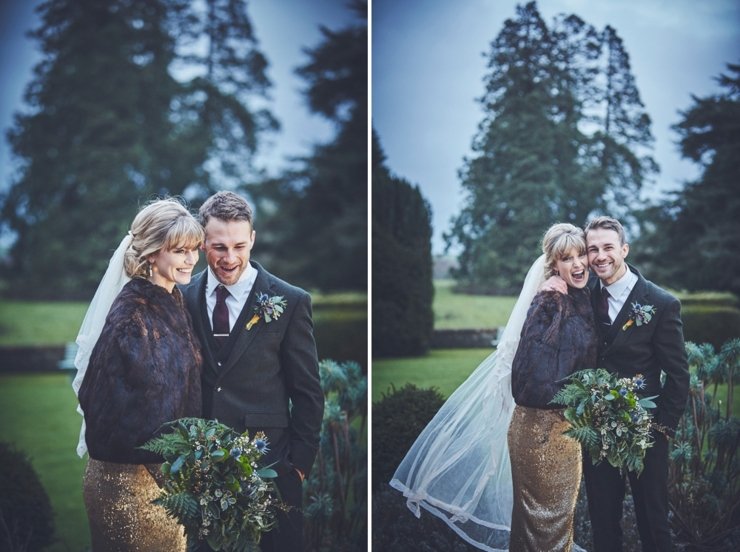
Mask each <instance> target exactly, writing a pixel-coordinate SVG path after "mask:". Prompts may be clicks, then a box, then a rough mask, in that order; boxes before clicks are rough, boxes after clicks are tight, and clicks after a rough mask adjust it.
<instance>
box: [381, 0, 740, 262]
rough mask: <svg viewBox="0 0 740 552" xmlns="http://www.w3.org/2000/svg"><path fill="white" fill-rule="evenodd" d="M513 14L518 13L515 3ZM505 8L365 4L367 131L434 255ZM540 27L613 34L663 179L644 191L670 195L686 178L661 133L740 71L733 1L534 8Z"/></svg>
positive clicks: (423, 2)
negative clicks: (574, 25)
mask: <svg viewBox="0 0 740 552" xmlns="http://www.w3.org/2000/svg"><path fill="white" fill-rule="evenodd" d="M522 3H524V2H522ZM516 4H517V2H515V1H513V0H458V1H456V2H450V1H445V0H405V1H396V0H374V2H373V18H372V35H373V39H372V41H373V58H372V62H373V69H372V94H373V96H372V103H373V113H372V119H373V125H374V127H375V129H376V130H377V132H378V134H379V136H380V140H381V144H382V146H383V149H384V151H385V153H386V156H387V165H388V166H389V167H390V169H391V170H392V171H393V172H394V173H395V174H397V175H398V176H401V177H404V178H406V179H407V180H409V181H411V182H412V183H414V184H418V185H419V186H420V188H421V191H422V193H423V194H424V195H425V197H426V198H427V199H428V200H429V201H430V203H431V205H432V209H433V211H434V213H433V214H434V218H433V225H434V236H435V237H434V251H435V253H439V252H441V251H442V250H443V241H442V239H441V235H442V233H443V232H444V231H446V230H448V229H449V227H450V219H451V217H453V216H454V215H455V214H456V213H457V212H458V211H459V209H460V207H461V205H462V196H461V191H460V186H459V181H458V178H457V171H458V169H460V168H461V166H462V160H463V157H464V156H466V155H469V154H471V150H470V144H471V142H472V138H473V136H474V135H475V132H476V128H477V125H478V123H479V122H480V121H481V120H482V112H481V110H480V108H479V106H478V104H477V102H476V101H475V100H476V98H478V97H480V96H481V95H482V93H483V77H484V75H485V73H486V70H485V63H486V57H485V56H484V54H488V52H489V49H490V48H489V45H490V43H491V41H492V40H493V39H494V38H495V37H496V36H497V35H498V33H499V31H500V30H501V29H502V27H503V22H504V20H505V19H507V18H513V17H515V16H516V11H515V7H516ZM537 5H538V8H539V11H540V14H541V15H542V17H543V18H544V20H545V21H546V22H547V23H548V24H549V23H551V22H552V19H553V17H554V16H555V15H556V14H559V13H575V14H576V15H578V16H580V17H581V18H582V19H584V20H585V21H586V22H588V23H591V24H592V25H594V26H595V27H596V28H597V29H603V28H604V27H605V26H606V25H607V24H609V25H611V26H612V27H614V28H615V29H616V30H617V33H618V34H619V35H620V36H621V37H622V39H623V41H624V44H625V48H626V49H627V52H628V53H629V55H630V58H631V63H632V69H633V73H634V75H635V78H636V80H637V86H638V88H639V90H640V93H641V95H642V100H643V103H644V104H645V106H646V109H647V111H648V113H649V114H650V116H651V118H652V120H653V134H654V136H655V139H656V144H655V153H654V156H655V158H656V160H657V162H658V164H659V165H660V166H661V169H662V172H661V175H660V176H659V177H658V179H657V181H656V183H655V185H654V187H655V189H654V190H651V193H652V195H653V196H654V195H656V193H657V191H659V190H669V189H674V190H675V189H676V188H678V187H679V186H680V184H681V182H683V181H685V180H686V179H687V178H689V179H690V178H692V177H694V176H695V175H696V174H697V173H696V168H695V167H694V165H693V164H691V163H688V162H686V161H683V160H681V159H680V157H679V155H678V151H677V148H676V145H675V141H676V136H675V135H674V134H673V133H672V131H671V130H670V126H671V125H673V124H675V123H676V122H678V120H679V115H678V111H679V110H685V109H686V108H688V107H689V106H690V105H691V94H695V95H698V96H704V95H707V94H710V93H713V92H716V91H717V87H716V83H715V82H714V80H713V79H714V77H716V76H717V75H718V74H719V73H720V72H722V71H724V70H725V67H726V64H727V63H740V2H738V1H737V0H712V1H709V2H696V1H695V0H542V1H540V2H538V4H537Z"/></svg>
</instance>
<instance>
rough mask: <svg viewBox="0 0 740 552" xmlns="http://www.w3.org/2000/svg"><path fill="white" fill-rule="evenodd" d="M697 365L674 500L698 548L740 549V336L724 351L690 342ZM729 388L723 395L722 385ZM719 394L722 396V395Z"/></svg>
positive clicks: (673, 472)
mask: <svg viewBox="0 0 740 552" xmlns="http://www.w3.org/2000/svg"><path fill="white" fill-rule="evenodd" d="M686 351H687V353H688V357H689V364H690V367H691V370H692V375H691V387H690V390H689V400H688V404H687V406H686V411H685V414H684V416H683V418H682V419H681V421H680V423H679V427H678V431H677V432H676V436H675V438H674V439H673V440H672V446H671V453H670V455H671V462H670V465H669V482H668V483H669V484H668V493H669V503H670V507H671V511H672V513H673V516H672V517H671V521H672V525H673V528H674V530H675V531H676V533H677V535H678V537H679V539H680V540H681V541H683V542H687V543H688V544H689V545H690V546H691V547H693V548H692V549H695V550H710V549H711V550H736V549H737V544H738V543H740V456H739V455H738V448H739V447H740V419H738V418H737V416H733V413H732V405H733V400H734V382H735V381H736V379H737V374H738V370H739V369H740V339H733V340H731V341H728V342H727V343H725V344H724V345H723V346H722V348H721V350H720V351H719V353H716V352H715V350H714V348H713V347H712V346H711V345H708V344H703V345H700V346H697V345H695V344H694V343H691V342H689V343H687V344H686ZM720 383H724V384H726V386H727V388H726V389H727V390H726V393H725V394H724V395H723V396H722V397H719V396H718V395H717V385H718V384H720ZM717 399H721V401H718V400H717Z"/></svg>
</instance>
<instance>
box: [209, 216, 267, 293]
mask: <svg viewBox="0 0 740 552" xmlns="http://www.w3.org/2000/svg"><path fill="white" fill-rule="evenodd" d="M205 231H206V239H205V241H204V242H203V249H204V251H205V254H206V261H207V262H208V266H209V267H211V270H212V271H213V274H214V275H215V276H216V279H217V280H218V281H219V282H221V283H222V284H224V285H226V286H230V285H233V284H235V283H237V282H238V281H239V278H240V277H241V275H242V274H243V273H244V271H245V270H246V269H247V267H248V266H249V254H250V252H251V251H252V247H253V246H254V238H255V233H254V230H252V224H251V223H249V222H248V221H246V220H228V221H226V220H221V219H218V218H214V217H212V218H210V219H208V222H207V223H206V227H205Z"/></svg>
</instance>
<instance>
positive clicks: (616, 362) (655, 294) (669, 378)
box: [590, 266, 689, 430]
mask: <svg viewBox="0 0 740 552" xmlns="http://www.w3.org/2000/svg"><path fill="white" fill-rule="evenodd" d="M629 269H630V270H631V271H632V272H634V273H635V274H636V275H637V283H635V287H634V288H633V289H632V292H631V293H630V295H629V297H628V298H627V301H625V303H624V306H623V307H622V310H621V311H620V312H619V314H618V315H617V318H616V319H615V320H614V323H613V324H612V325H611V326H610V327H609V328H608V330H606V331H604V330H603V329H600V342H599V362H598V367H600V368H606V369H607V370H609V371H610V372H616V373H618V374H619V375H620V376H623V377H632V376H634V375H636V374H642V375H643V376H644V377H645V380H646V384H647V387H646V389H644V390H643V391H642V393H641V394H642V395H644V396H651V395H658V399H656V403H657V405H658V406H657V408H656V409H655V411H654V412H653V415H654V419H655V421H656V422H657V423H658V424H660V425H662V426H665V427H666V428H668V429H670V430H673V429H675V427H676V425H678V421H679V420H680V419H681V415H682V414H683V411H684V408H685V407H686V400H687V398H688V390H689V368H688V361H687V358H686V349H685V347H684V341H683V329H682V323H681V303H680V302H679V301H678V299H676V298H675V297H674V296H673V295H671V294H670V293H668V292H666V291H665V290H663V289H661V288H659V287H658V286H656V285H655V284H653V283H652V282H650V281H648V280H646V279H645V278H643V277H642V275H641V274H640V273H639V272H638V271H637V269H635V268H634V267H632V266H629ZM598 282H599V280H598V278H594V279H593V281H592V282H591V283H590V284H591V286H592V293H591V300H592V303H593V306H594V310H595V309H596V303H595V302H596V300H597V299H596V298H597V297H598V296H599V293H598V289H597V290H596V291H595V292H594V288H596V286H598ZM633 303H638V304H640V305H643V306H645V305H652V306H654V307H655V309H656V312H655V314H654V315H653V317H652V319H651V320H650V322H649V323H647V324H643V325H642V326H637V325H636V324H634V323H633V324H632V325H631V326H630V327H629V328H627V329H623V327H624V325H625V323H626V322H627V321H628V320H629V319H630V318H631V313H632V310H633V306H632V305H633ZM661 372H664V373H665V376H666V378H665V384H663V385H661V382H660V374H661Z"/></svg>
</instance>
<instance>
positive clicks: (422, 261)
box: [372, 133, 434, 357]
mask: <svg viewBox="0 0 740 552" xmlns="http://www.w3.org/2000/svg"><path fill="white" fill-rule="evenodd" d="M372 178H373V182H372V194H373V204H372V205H373V225H372V248H373V249H372V255H373V270H372V275H373V282H372V286H373V302H372V309H373V355H374V356H375V357H384V356H404V355H418V354H422V353H424V352H426V351H427V350H428V349H429V343H430V340H431V335H432V330H433V328H434V312H433V310H432V300H433V298H434V286H433V284H432V251H431V249H432V246H431V238H432V226H431V209H430V207H429V204H428V203H427V201H426V200H425V199H424V197H423V196H422V195H421V192H420V191H419V188H418V186H412V185H411V184H409V183H408V182H407V181H406V180H403V179H402V178H398V177H395V176H393V175H391V173H390V171H389V170H388V168H387V167H386V166H385V164H384V158H383V153H382V151H381V148H380V144H379V142H378V139H377V136H376V135H375V134H374V133H373V175H372Z"/></svg>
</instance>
